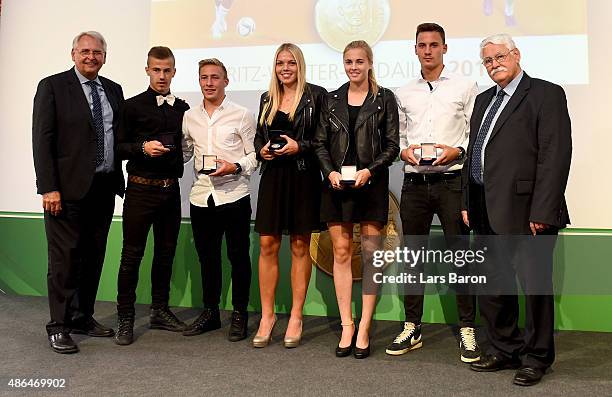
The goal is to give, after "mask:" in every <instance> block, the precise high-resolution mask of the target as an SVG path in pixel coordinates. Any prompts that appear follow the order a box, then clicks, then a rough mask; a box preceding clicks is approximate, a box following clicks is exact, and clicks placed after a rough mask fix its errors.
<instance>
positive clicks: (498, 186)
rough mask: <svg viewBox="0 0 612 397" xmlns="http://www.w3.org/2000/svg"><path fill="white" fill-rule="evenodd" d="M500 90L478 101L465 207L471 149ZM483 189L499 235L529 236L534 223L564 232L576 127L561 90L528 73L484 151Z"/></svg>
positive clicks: (472, 126)
mask: <svg viewBox="0 0 612 397" xmlns="http://www.w3.org/2000/svg"><path fill="white" fill-rule="evenodd" d="M495 94H496V86H493V87H491V88H490V89H488V90H486V91H484V92H483V93H481V94H480V95H478V96H477V97H476V102H475V104H474V111H473V113H472V118H471V121H470V131H472V133H471V134H470V144H469V146H468V150H467V156H468V157H467V159H466V162H465V165H464V167H463V178H462V179H463V184H464V189H463V208H464V209H467V210H468V214H469V212H471V211H476V209H475V208H472V203H471V202H470V199H469V196H470V184H469V170H470V168H471V158H472V150H473V147H474V142H475V140H476V136H477V135H478V130H479V129H480V124H481V122H482V119H483V117H484V116H485V111H486V108H487V106H488V105H489V103H490V102H491V100H492V99H493V96H494V95H495ZM484 155H485V168H484V190H485V201H486V206H487V212H488V214H489V223H490V225H491V228H492V229H493V231H494V232H495V233H496V234H528V233H529V222H541V223H545V224H548V225H552V226H555V227H557V228H563V227H565V226H566V225H567V224H568V223H569V222H570V220H569V214H568V211H567V206H566V203H565V196H564V194H565V187H566V184H567V178H568V174H569V169H570V162H571V156H572V138H571V122H570V117H569V113H568V110H567V101H566V98H565V92H564V91H563V88H561V87H560V86H558V85H556V84H553V83H550V82H548V81H545V80H540V79H534V78H531V77H529V76H528V75H527V74H526V73H524V74H523V78H522V79H521V81H520V82H519V84H518V87H517V89H516V91H515V92H514V94H513V95H512V97H511V98H510V101H509V102H508V103H507V105H506V107H504V109H503V110H502V112H501V114H500V115H499V117H498V119H497V122H496V123H495V126H494V128H493V130H492V132H491V136H490V138H489V141H488V143H487V146H486V148H485V153H484Z"/></svg>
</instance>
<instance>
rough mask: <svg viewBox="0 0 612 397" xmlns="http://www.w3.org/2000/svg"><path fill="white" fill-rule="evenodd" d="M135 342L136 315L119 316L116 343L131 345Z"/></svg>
mask: <svg viewBox="0 0 612 397" xmlns="http://www.w3.org/2000/svg"><path fill="white" fill-rule="evenodd" d="M132 342H134V317H133V316H119V321H118V323H117V334H116V335H115V343H116V344H118V345H122V346H125V345H131V344H132Z"/></svg>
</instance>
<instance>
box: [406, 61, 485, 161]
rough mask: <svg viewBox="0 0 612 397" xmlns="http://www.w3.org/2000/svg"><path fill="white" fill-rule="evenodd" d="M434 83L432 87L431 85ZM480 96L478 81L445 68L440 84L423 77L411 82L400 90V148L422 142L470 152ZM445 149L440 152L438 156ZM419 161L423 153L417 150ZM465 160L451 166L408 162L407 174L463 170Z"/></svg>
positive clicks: (438, 81) (416, 155) (439, 80)
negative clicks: (415, 164)
mask: <svg viewBox="0 0 612 397" xmlns="http://www.w3.org/2000/svg"><path fill="white" fill-rule="evenodd" d="M430 84H431V87H432V88H430V87H429V85H430ZM477 94H478V86H477V84H476V82H475V81H473V80H469V79H467V78H465V77H463V76H460V75H457V74H454V73H450V72H448V71H447V70H446V67H445V68H444V69H442V73H441V74H440V77H439V78H438V80H436V81H431V82H429V84H428V82H427V80H425V79H423V78H419V79H415V80H412V81H410V82H409V83H408V84H406V85H405V86H403V87H400V88H399V89H398V90H397V93H396V95H397V102H398V106H399V116H400V130H399V133H400V149H401V150H404V149H406V148H407V147H408V146H409V145H412V144H417V145H420V144H421V143H440V144H444V145H448V146H452V147H459V146H461V147H462V148H463V149H466V148H467V146H468V143H469V135H470V117H471V116H472V110H473V108H474V100H475V98H476V95H477ZM440 153H441V149H438V154H440ZM415 157H416V158H417V160H418V159H419V158H420V156H419V151H418V150H417V151H415ZM462 166H463V161H454V162H452V163H450V164H447V165H436V166H431V165H420V166H419V165H417V166H413V165H410V164H408V163H406V165H405V166H404V171H405V172H419V173H433V172H447V171H454V170H460V169H461V167H462Z"/></svg>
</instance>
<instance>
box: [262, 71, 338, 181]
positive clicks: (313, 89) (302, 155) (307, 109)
mask: <svg viewBox="0 0 612 397" xmlns="http://www.w3.org/2000/svg"><path fill="white" fill-rule="evenodd" d="M326 94H327V90H325V88H323V87H319V86H318V85H314V84H310V83H306V87H305V88H304V94H303V95H302V99H301V100H300V103H299V104H298V107H297V109H296V111H295V118H294V119H293V129H294V131H296V133H297V136H296V138H295V140H296V141H297V143H298V146H299V148H300V150H299V152H298V153H297V154H295V155H294V156H293V157H295V160H296V163H297V167H298V170H301V171H304V170H306V169H308V168H316V167H318V164H317V162H316V156H315V154H314V149H313V144H312V139H313V138H314V134H315V131H316V129H317V125H318V124H319V115H320V109H321V105H322V103H323V99H324V97H325V95H326ZM269 100H270V97H269V96H268V92H264V93H263V94H262V95H261V99H260V101H259V114H258V116H257V131H256V133H255V141H254V146H255V153H256V155H257V159H258V160H260V161H261V162H262V164H261V170H260V173H263V172H264V170H265V168H266V165H267V163H268V161H266V160H264V159H263V158H262V157H261V154H260V152H261V149H262V148H263V147H264V146H265V145H266V143H268V141H269V140H270V138H269V135H268V123H267V122H266V121H264V123H263V124H260V123H259V118H260V117H261V112H262V111H263V107H264V105H265V104H266V103H267V102H268V101H269Z"/></svg>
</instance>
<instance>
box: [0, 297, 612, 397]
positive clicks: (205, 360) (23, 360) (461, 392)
mask: <svg viewBox="0 0 612 397" xmlns="http://www.w3.org/2000/svg"><path fill="white" fill-rule="evenodd" d="M174 310H175V312H176V313H177V315H178V316H179V317H180V318H181V319H182V320H184V321H190V320H193V319H194V318H195V317H196V316H197V315H198V312H199V310H198V309H187V308H174ZM593 315H609V313H594V314H593ZM222 316H223V317H222V325H223V327H222V328H221V329H220V330H217V331H213V332H210V333H206V334H203V335H199V336H194V337H184V336H182V335H180V334H175V333H171V332H166V331H158V330H149V329H148V327H147V324H148V307H147V306H144V305H139V306H138V307H137V319H136V329H135V335H136V338H137V339H136V341H135V342H134V344H132V345H130V346H117V345H115V344H114V343H113V341H112V339H111V338H90V337H86V336H82V335H75V336H74V339H75V340H76V341H77V342H78V344H79V347H80V349H81V351H80V353H78V354H73V355H60V354H56V353H54V352H52V351H51V350H50V348H49V346H48V343H47V340H46V332H45V328H44V325H45V323H46V322H47V321H48V306H47V301H46V298H44V297H43V298H41V297H23V296H7V295H1V294H0V319H1V323H0V352H1V354H0V380H1V381H2V384H0V395H12V394H15V393H26V394H28V395H30V394H32V393H34V390H33V389H15V388H10V387H8V386H7V383H8V380H9V379H10V378H20V379H31V378H33V379H40V378H45V379H48V378H62V379H65V380H66V381H65V382H66V384H65V386H66V387H65V388H64V389H62V390H61V391H60V390H58V389H54V391H55V392H57V394H58V395H59V393H61V395H64V396H66V395H84V394H85V395H94V394H95V395H147V396H150V395H173V394H178V393H180V394H184V395H212V394H213V393H214V394H217V395H219V394H220V395H223V396H225V395H241V396H244V395H403V396H405V395H418V396H430V395H431V396H436V395H446V396H507V395H514V394H519V393H521V395H522V396H530V395H533V396H536V395H537V396H541V395H547V396H563V395H567V396H581V395H589V396H592V395H593V396H603V395H607V396H610V395H612V333H595V332H569V331H564V332H559V333H557V335H556V346H557V360H556V362H555V364H554V365H553V367H552V370H551V371H550V373H549V374H548V375H546V376H545V377H544V379H543V381H542V382H541V383H540V384H539V385H536V386H534V387H530V388H522V387H519V386H514V385H513V384H512V377H513V375H514V372H513V371H501V372H496V373H477V372H474V371H471V370H470V369H469V368H468V365H467V364H463V363H461V362H460V361H459V353H458V347H457V346H458V345H457V340H456V337H455V336H454V333H453V331H454V330H453V329H452V328H451V327H449V326H445V325H439V324H425V325H424V326H423V348H422V349H419V350H416V351H413V352H410V353H408V354H406V355H403V356H399V357H392V356H388V355H386V354H385V351H384V350H385V346H386V345H387V344H388V343H389V342H390V341H391V339H393V337H394V336H395V334H396V333H397V332H399V330H400V327H401V324H400V323H398V322H391V321H377V322H375V327H374V330H373V331H374V332H373V335H372V337H373V339H372V342H371V343H372V348H373V350H372V355H371V356H370V357H369V358H367V359H365V360H356V359H354V358H353V357H352V356H351V357H346V358H336V357H335V356H334V348H335V346H336V344H337V342H338V336H339V333H340V322H339V320H338V319H337V318H326V317H307V318H305V321H304V335H303V338H302V344H301V345H300V346H299V347H298V348H296V349H285V348H284V347H283V346H282V338H283V335H284V331H285V327H286V324H287V317H286V316H282V317H279V322H278V324H277V325H276V328H275V331H274V333H273V340H272V343H271V345H270V346H268V347H267V348H264V349H254V348H253V347H251V344H250V340H251V338H252V337H253V333H254V332H255V331H256V326H257V324H258V321H259V315H258V314H253V313H251V315H250V319H249V333H250V336H249V338H248V339H247V340H244V341H241V342H236V343H232V342H228V341H227V339H226V335H227V329H228V325H229V313H228V312H222ZM95 317H96V319H97V320H98V321H100V322H101V323H103V324H105V325H109V326H113V328H115V327H116V312H115V305H114V304H113V303H110V302H98V303H97V305H96V316H95ZM479 331H480V334H479V340H483V339H484V333H483V331H482V330H479ZM54 391H52V390H49V391H48V392H46V393H45V395H53V394H55V393H54Z"/></svg>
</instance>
